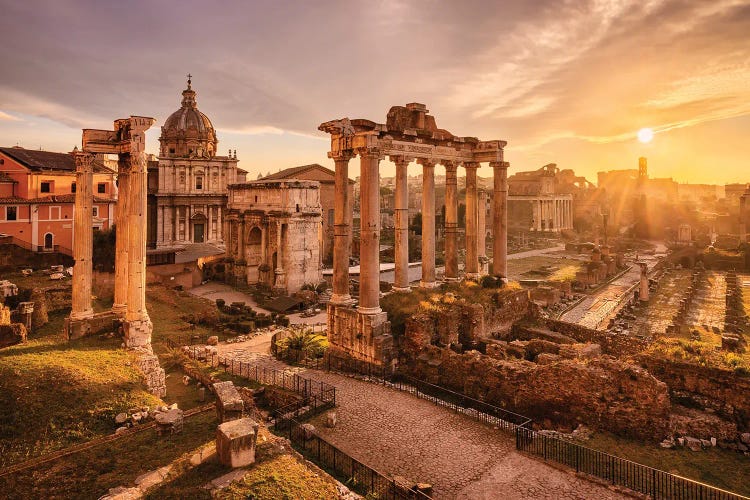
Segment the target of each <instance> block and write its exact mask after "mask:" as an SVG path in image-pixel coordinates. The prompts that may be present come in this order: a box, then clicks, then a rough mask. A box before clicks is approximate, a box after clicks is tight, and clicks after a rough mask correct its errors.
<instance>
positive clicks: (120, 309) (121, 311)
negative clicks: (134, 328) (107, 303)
mask: <svg viewBox="0 0 750 500" xmlns="http://www.w3.org/2000/svg"><path fill="white" fill-rule="evenodd" d="M127 310H128V306H127V305H126V304H112V309H111V311H112V312H113V313H115V314H117V315H118V316H120V317H123V318H124V317H125V313H126V312H127Z"/></svg>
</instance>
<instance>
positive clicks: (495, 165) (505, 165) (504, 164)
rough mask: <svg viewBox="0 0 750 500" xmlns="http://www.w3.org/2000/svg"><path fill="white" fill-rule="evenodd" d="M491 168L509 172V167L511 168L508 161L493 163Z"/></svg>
mask: <svg viewBox="0 0 750 500" xmlns="http://www.w3.org/2000/svg"><path fill="white" fill-rule="evenodd" d="M490 167H492V168H493V169H494V168H502V169H505V170H507V169H508V167H510V162H507V161H491V162H490Z"/></svg>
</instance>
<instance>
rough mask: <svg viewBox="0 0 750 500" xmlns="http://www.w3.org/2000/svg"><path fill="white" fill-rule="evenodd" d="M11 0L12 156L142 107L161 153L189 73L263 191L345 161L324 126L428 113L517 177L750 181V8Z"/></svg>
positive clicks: (386, 169)
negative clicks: (493, 142)
mask: <svg viewBox="0 0 750 500" xmlns="http://www.w3.org/2000/svg"><path fill="white" fill-rule="evenodd" d="M5 3H6V5H4V7H3V9H4V12H5V15H4V16H3V19H2V20H0V26H2V28H3V31H4V33H6V35H7V36H8V37H10V38H11V39H17V40H23V41H24V43H23V45H22V48H20V49H19V48H18V46H17V45H14V46H12V47H11V44H6V45H4V46H3V47H0V54H2V58H3V60H4V61H5V62H6V65H7V67H8V68H13V71H7V72H4V74H3V76H2V77H0V145H2V146H13V145H16V144H17V143H18V144H19V145H21V146H23V147H26V148H29V149H37V148H39V147H40V146H41V147H42V148H43V149H45V150H50V151H69V150H71V149H72V148H73V145H75V144H79V145H80V134H81V130H80V129H81V128H110V127H111V122H112V120H113V119H115V118H119V117H121V116H127V115H130V114H144V115H149V116H154V117H155V118H156V119H157V123H156V125H155V127H154V128H153V129H151V130H150V131H149V133H148V138H147V150H148V152H150V153H157V152H158V140H157V139H158V135H159V129H160V126H161V125H163V122H164V120H165V119H166V117H167V116H169V114H170V113H171V112H172V111H174V110H175V109H177V108H178V107H179V102H180V92H181V91H182V90H183V89H184V88H185V84H186V82H185V80H186V75H187V74H188V73H191V74H193V75H194V78H193V85H194V88H195V89H196V90H197V92H198V96H197V100H198V107H199V109H201V111H203V112H204V113H205V114H206V115H208V116H209V117H210V118H211V120H212V121H213V123H214V125H215V127H216V128H217V133H218V135H219V151H218V152H219V154H225V153H226V151H227V150H228V149H233V150H234V149H236V150H237V151H238V153H237V154H238V158H239V159H240V167H241V168H243V169H245V170H247V171H248V172H249V174H248V178H250V179H252V178H255V177H256V176H257V174H258V173H260V172H262V173H263V174H265V173H266V172H269V171H270V172H275V171H277V170H279V169H283V168H286V167H290V166H294V165H302V164H309V163H320V164H322V165H325V166H327V167H329V168H331V167H332V166H333V162H332V161H330V160H328V159H327V158H326V152H327V150H328V140H327V137H326V136H325V134H323V133H320V132H318V131H317V130H316V128H317V125H318V124H319V123H321V122H323V121H326V120H330V119H334V118H341V117H343V116H348V117H349V118H368V119H371V120H374V121H378V122H383V121H384V119H385V113H386V112H387V111H388V107H389V106H390V105H391V104H394V103H400V104H405V103H407V102H414V101H416V102H423V103H425V104H426V105H427V107H428V109H429V110H430V113H431V114H432V115H433V116H435V118H436V121H437V125H438V127H441V128H446V129H448V130H449V131H450V132H452V133H454V134H457V135H470V136H478V137H482V138H499V139H503V140H507V141H508V146H507V147H506V159H507V160H508V161H510V163H511V169H510V172H511V173H513V172H517V171H526V170H535V169H537V168H539V167H541V166H542V165H545V164H547V163H556V164H557V165H558V166H559V167H560V168H563V169H567V168H570V169H573V170H575V171H576V172H577V173H578V174H579V175H584V176H585V177H586V178H587V179H589V180H590V181H593V182H596V172H598V171H606V170H614V169H625V168H637V161H638V160H637V159H638V157H639V156H646V157H648V159H649V174H650V175H651V176H653V177H672V178H674V179H675V180H676V181H678V182H686V181H687V182H695V183H715V184H724V183H733V182H744V181H745V180H746V179H745V178H743V175H744V168H743V167H745V166H746V160H745V159H744V158H743V151H744V149H745V148H744V136H745V135H746V134H747V131H748V129H750V99H748V97H750V96H749V95H748V94H750V87H748V86H747V81H748V76H749V75H748V73H749V72H750V48H748V46H747V44H746V43H743V41H744V39H745V33H747V32H748V31H750V6H749V5H748V3H747V2H734V1H724V2H712V3H711V4H710V5H709V4H705V3H703V2H658V1H654V2H645V3H635V2H632V3H628V2H624V3H619V2H618V3H615V2H577V3H569V4H566V5H564V6H560V5H558V4H557V3H556V2H516V3H514V2H510V3H507V4H504V5H503V6H496V5H494V4H485V3H483V2H475V3H469V4H462V5H461V6H460V7H459V6H452V5H445V4H439V5H436V4H433V3H430V2H387V1H384V2H372V3H357V2H353V3H351V4H348V3H346V4H339V3H336V2H326V3H316V4H315V5H307V4H299V5H295V4H293V3H275V4H273V5H271V4H265V3H261V4H254V5H252V6H248V5H244V4H239V3H238V4H224V5H222V8H221V9H216V8H208V7H203V6H201V5H193V6H190V8H185V6H184V4H181V3H180V4H177V3H171V2H165V3H162V4H159V5H155V6H154V5H150V4H148V3H139V2H134V3H130V4H128V5H127V6H125V5H116V4H112V5H107V6H106V7H103V6H101V5H99V4H96V6H97V8H96V9H94V8H93V6H94V5H95V4H94V3H89V2H31V3H24V4H16V3H11V2H5ZM115 19H116V20H117V21H118V22H114V21H115ZM29 30H32V31H33V32H34V35H35V36H34V37H33V38H31V37H29V36H28V32H29ZM60 40H65V43H59V41H60ZM642 128H651V129H653V131H654V132H655V137H654V139H653V140H652V141H651V142H650V143H647V144H644V143H641V142H639V141H638V139H637V135H636V134H637V133H638V131H639V130H640V129H642ZM356 163H357V162H353V164H352V172H351V176H352V177H354V176H356V175H358V170H359V168H358V165H356ZM382 173H383V175H384V176H391V175H393V166H392V165H391V164H390V163H388V162H383V166H382ZM416 173H418V169H417V167H416V166H413V167H412V168H411V169H410V174H416ZM437 173H438V174H441V173H442V170H441V169H439V170H438V172H437ZM479 175H481V176H489V175H490V170H489V168H488V167H487V166H485V167H483V168H482V169H480V171H479Z"/></svg>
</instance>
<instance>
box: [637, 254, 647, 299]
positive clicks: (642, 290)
mask: <svg viewBox="0 0 750 500" xmlns="http://www.w3.org/2000/svg"><path fill="white" fill-rule="evenodd" d="M639 265H640V266H641V283H640V287H639V288H638V298H639V299H640V301H641V302H648V264H646V263H645V262H639Z"/></svg>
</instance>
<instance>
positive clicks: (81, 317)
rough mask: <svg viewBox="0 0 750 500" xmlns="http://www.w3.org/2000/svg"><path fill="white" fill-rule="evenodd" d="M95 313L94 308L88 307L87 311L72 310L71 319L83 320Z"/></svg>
mask: <svg viewBox="0 0 750 500" xmlns="http://www.w3.org/2000/svg"><path fill="white" fill-rule="evenodd" d="M93 315H94V310H93V309H87V310H85V311H81V312H71V313H70V320H71V321H81V320H84V319H88V318H91V317H92V316H93Z"/></svg>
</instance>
